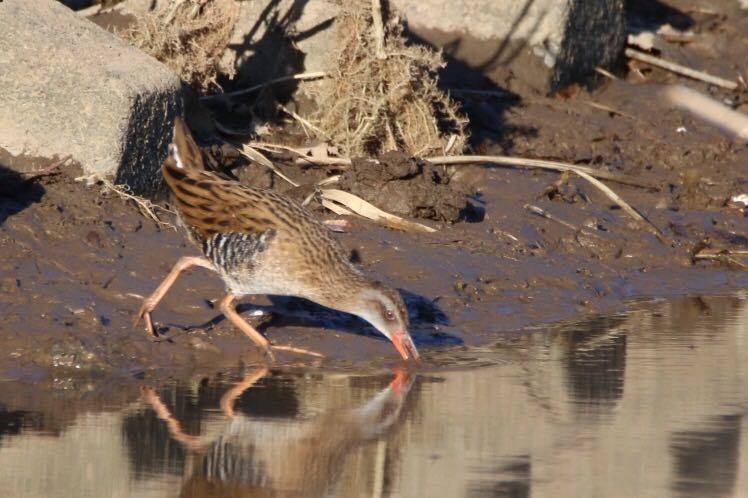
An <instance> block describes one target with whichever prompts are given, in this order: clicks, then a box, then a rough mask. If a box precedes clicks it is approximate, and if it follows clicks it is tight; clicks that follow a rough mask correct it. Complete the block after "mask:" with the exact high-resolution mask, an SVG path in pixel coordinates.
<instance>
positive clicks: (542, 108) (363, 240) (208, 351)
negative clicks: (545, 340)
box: [0, 2, 748, 389]
mask: <svg viewBox="0 0 748 498" xmlns="http://www.w3.org/2000/svg"><path fill="white" fill-rule="evenodd" d="M673 3H674V4H678V3H682V2H673ZM741 16H742V17H741ZM692 18H693V22H694V26H693V27H692V28H691V29H694V30H696V31H697V32H699V33H701V34H702V36H701V38H700V39H699V40H700V41H699V42H694V43H691V44H687V45H682V46H677V47H675V48H673V47H669V50H670V53H669V56H670V57H671V58H673V59H675V60H679V61H681V62H685V61H686V60H687V61H688V64H689V65H691V66H694V67H699V68H704V69H708V70H709V71H711V72H713V73H715V74H722V75H734V74H735V71H736V69H737V71H742V74H743V75H744V78H748V72H747V69H746V67H745V57H744V56H745V53H747V52H748V47H746V41H745V37H744V36H743V37H742V38H741V37H740V36H739V35H738V33H745V32H746V30H747V29H748V20H746V16H745V15H744V14H735V15H733V16H730V17H720V18H717V19H715V18H713V17H708V16H707V15H706V14H693V15H692ZM642 69H644V71H645V76H646V77H647V78H648V80H647V81H646V82H642V81H640V80H639V79H638V78H639V77H638V76H636V75H635V74H632V75H631V76H630V77H629V78H628V79H627V80H618V81H611V82H608V83H605V84H604V85H603V86H602V87H601V88H599V89H598V90H595V91H593V92H587V91H582V90H578V91H571V92H568V93H567V94H566V97H546V96H542V95H538V94H537V93H534V92H532V91H530V90H528V89H527V88H524V87H523V86H522V84H521V82H518V81H509V82H508V83H507V88H506V90H507V91H509V92H513V93H514V94H515V95H517V96H518V97H517V99H518V100H517V101H516V102H515V103H514V104H512V105H508V104H507V102H505V101H503V100H499V99H496V98H484V99H479V100H470V101H466V102H465V105H466V107H468V108H469V110H471V111H472V114H471V116H472V119H473V126H474V130H472V131H478V133H476V134H475V135H474V138H476V137H480V136H484V137H488V139H486V141H484V142H483V143H482V144H480V145H479V146H478V147H479V149H480V150H481V151H482V152H496V153H502V152H505V153H511V154H514V155H517V156H532V157H545V158H553V159H558V160H564V161H568V162H578V163H587V164H591V165H602V164H608V165H610V167H611V169H612V170H613V171H617V172H620V173H625V174H628V175H635V176H637V177H639V178H640V179H641V180H642V182H646V183H648V184H651V185H654V186H656V187H657V189H643V188H637V187H631V186H625V185H617V184H613V183H609V185H610V186H611V187H612V188H614V189H615V190H616V192H618V193H619V195H621V196H622V197H623V198H624V199H626V200H627V201H628V202H629V203H631V204H632V205H633V206H635V207H636V208H637V209H638V210H639V211H641V212H642V213H643V214H644V215H645V216H647V218H648V219H649V220H651V221H652V223H654V224H655V225H656V226H657V227H659V229H660V230H662V231H663V233H664V234H665V235H666V238H667V240H669V241H671V242H669V243H663V242H661V241H660V240H658V238H657V237H655V236H654V235H652V234H651V233H650V232H648V231H647V230H645V229H644V228H643V227H642V226H641V225H639V224H636V223H633V222H632V220H631V219H630V218H629V217H628V215H627V214H626V213H625V212H623V211H622V210H620V209H617V208H615V207H614V206H612V205H611V202H610V201H609V200H608V199H607V198H606V197H603V196H602V195H601V194H600V193H599V192H598V191H597V190H596V189H594V188H593V187H591V186H590V185H589V184H588V183H586V182H585V181H584V180H583V179H581V178H578V177H573V176H572V177H569V178H562V179H561V180H562V181H559V180H560V175H558V174H554V173H551V172H540V171H529V170H518V169H500V168H487V167H482V166H460V167H454V168H443V167H440V168H433V167H426V166H424V165H423V164H421V163H419V162H417V161H413V160H410V159H407V158H404V157H402V156H399V155H397V154H390V155H386V156H382V157H380V160H381V163H380V165H378V166H375V165H372V164H371V163H367V162H365V161H355V162H354V166H353V168H352V169H351V170H350V171H347V172H345V173H344V176H343V180H342V182H343V186H344V188H349V189H350V190H352V191H353V192H356V193H359V194H360V195H361V196H363V197H365V198H367V199H369V200H370V201H372V202H374V203H375V204H376V205H378V206H379V207H381V208H383V209H387V210H390V211H392V212H396V213H400V214H408V215H411V216H416V217H424V218H428V219H432V220H437V221H438V222H441V223H440V230H439V231H438V232H436V233H434V234H410V233H401V232H395V231H392V230H388V229H384V228H380V227H377V226H374V225H372V224H370V223H368V222H366V221H363V220H358V219H355V220H351V223H350V225H349V228H348V229H347V232H346V233H343V234H338V235H336V236H338V237H340V239H341V241H342V242H343V243H344V244H345V245H346V246H347V247H349V248H351V249H352V250H353V251H354V252H355V253H356V257H357V258H359V259H360V260H361V262H362V265H363V267H364V269H365V271H367V272H370V273H372V274H376V275H377V276H379V277H380V278H382V279H383V280H385V281H387V282H389V283H391V284H392V285H394V286H396V287H399V288H401V289H402V290H403V294H404V296H405V298H406V301H407V303H408V306H409V308H410V310H411V313H412V315H413V317H412V318H413V320H412V321H413V331H412V332H413V335H414V337H415V340H416V342H417V344H418V345H419V346H420V348H421V349H422V351H423V352H424V353H425V354H424V356H425V358H426V360H425V361H426V362H428V361H429V360H428V358H429V351H430V350H433V349H444V348H455V347H462V346H476V345H482V344H486V343H490V342H492V341H495V340H496V339H497V337H499V335H500V334H508V333H517V332H513V331H518V330H521V329H523V328H526V327H537V326H541V325H542V324H547V323H549V322H554V321H558V320H564V319H569V318H571V317H574V316H577V315H583V314H592V313H597V312H602V311H610V310H615V309H620V308H621V307H623V306H625V303H626V301H627V300H630V299H632V298H639V297H664V296H675V295H684V294H698V293H714V292H727V291H730V290H733V289H738V288H744V287H746V286H748V272H745V271H740V270H736V269H734V268H731V267H729V266H726V265H724V264H721V263H719V262H710V261H697V262H694V261H693V259H692V255H693V251H694V249H695V248H697V247H701V246H704V245H708V246H711V247H714V248H732V249H742V250H745V249H746V248H748V223H747V222H746V213H745V210H744V209H740V208H739V207H736V206H731V205H729V203H727V200H728V199H729V198H730V197H731V196H733V195H735V194H737V193H745V192H746V189H748V182H747V179H748V167H747V166H746V164H748V148H746V146H745V145H741V144H736V143H734V142H732V141H730V140H729V139H728V138H726V137H724V136H722V135H720V134H719V132H717V131H715V130H714V129H713V128H711V127H710V126H708V125H707V124H704V123H702V122H699V121H696V120H695V119H694V118H692V117H691V116H689V115H687V114H685V113H682V112H679V111H675V110H673V109H671V108H669V107H668V106H667V105H666V104H665V103H664V102H663V100H662V99H661V98H660V97H659V95H660V94H659V90H658V86H657V85H654V84H653V83H656V82H666V81H675V80H677V78H676V77H674V76H672V75H670V74H667V73H664V72H661V71H658V70H648V69H645V68H642ZM688 84H689V85H691V86H693V87H696V88H699V89H701V90H703V91H709V92H710V93H712V94H713V95H714V96H716V97H718V98H720V99H729V100H731V101H732V102H736V103H737V104H736V106H737V107H738V108H741V109H742V110H743V111H745V110H746V105H747V104H746V103H745V102H746V100H745V94H744V93H732V92H726V91H722V90H717V89H713V88H712V89H708V88H707V87H706V86H705V85H702V84H699V83H695V82H689V83H688ZM590 102H594V103H601V104H604V105H606V106H609V107H611V108H613V109H615V110H617V111H618V112H619V113H623V114H617V113H611V112H604V111H601V110H600V109H598V108H595V107H592V106H590V105H588V103H590ZM741 102H742V104H741ZM486 116H489V117H490V116H499V121H498V122H497V121H495V120H492V121H491V124H490V126H484V127H482V128H481V126H480V122H481V121H480V120H481V117H486ZM497 123H498V124H497ZM684 130H685V131H684ZM492 134H493V135H492ZM492 136H493V139H491V137H492ZM35 164H36V167H37V168H40V167H43V166H44V164H46V162H45V161H37V162H36V163H35ZM283 168H284V172H285V173H287V174H288V175H289V176H294V177H295V178H297V179H300V180H301V179H303V180H305V182H306V183H312V182H313V181H314V180H317V179H319V178H320V177H323V176H324V172H323V171H321V170H319V169H310V170H300V169H293V168H292V167H285V166H284V167H283ZM32 169H34V168H32ZM75 173H76V172H75V171H73V170H72V168H67V167H63V169H62V171H61V172H60V173H59V174H55V175H49V176H45V177H42V178H40V179H37V180H31V181H26V180H24V179H22V178H20V177H18V176H17V175H14V174H12V173H10V172H8V171H7V170H4V169H3V170H0V174H2V175H4V176H3V180H2V183H1V184H2V185H5V186H7V185H9V183H8V182H10V181H13V182H15V186H14V188H12V189H10V188H0V249H1V250H2V253H3V258H1V259H0V295H1V296H2V298H1V299H0V331H2V338H3V346H4V351H5V354H4V355H3V359H2V360H1V361H0V378H4V379H23V380H27V381H33V382H41V381H46V382H50V383H52V382H57V383H61V384H60V385H61V386H62V387H61V388H64V389H67V388H70V389H76V388H77V387H76V386H79V385H80V384H79V383H78V382H79V381H78V380H69V379H80V378H81V377H80V376H81V372H84V373H85V376H84V377H85V378H86V379H88V378H89V377H92V376H93V377H96V376H101V375H107V376H108V375H110V374H121V375H123V376H125V377H128V376H138V377H143V376H146V377H148V378H157V377H164V376H179V375H182V374H184V373H201V372H206V373H207V372H213V371H216V370H220V369H223V368H226V367H228V366H235V365H237V364H241V363H248V362H255V361H258V360H259V356H258V354H257V352H256V351H255V350H254V349H253V347H252V345H251V344H250V343H249V342H248V341H247V340H246V338H244V337H243V336H242V334H241V333H240V332H238V331H237V330H236V329H235V328H234V327H232V326H231V325H230V324H228V323H227V322H226V321H225V320H222V319H221V318H220V314H219V313H217V312H216V310H214V309H213V308H212V304H211V303H212V301H213V300H215V299H216V298H218V297H220V295H221V292H222V284H221V282H220V280H219V278H218V277H216V276H215V275H211V274H209V273H206V272H204V271H202V270H195V271H193V272H190V273H188V274H187V275H186V276H184V277H183V278H182V279H180V281H179V282H178V283H177V285H175V286H174V288H173V289H172V291H171V292H170V293H169V294H168V295H167V297H166V299H165V300H164V301H163V303H162V304H161V305H160V306H159V308H158V309H157V311H156V312H155V314H154V317H155V319H156V320H157V322H158V323H159V324H160V327H161V332H162V333H163V334H164V335H163V338H162V339H161V340H159V341H154V340H153V339H151V338H149V337H147V336H146V334H145V332H143V330H142V329H141V328H139V327H138V328H133V327H132V319H133V316H134V315H135V313H136V312H137V310H138V308H139V306H140V303H141V296H145V295H147V294H149V293H150V292H151V291H152V290H153V289H154V288H155V287H156V285H157V284H158V282H159V281H160V280H161V279H162V278H163V277H164V275H165V274H166V273H167V272H168V271H169V269H170V268H171V265H172V264H173V263H174V262H175V261H176V260H177V258H179V257H180V256H183V255H188V254H189V255H194V254H196V250H195V248H193V247H191V246H189V245H188V244H187V242H186V240H185V238H184V237H183V235H182V234H181V233H177V232H175V231H173V230H171V229H169V228H168V227H165V226H160V225H157V224H156V223H154V222H153V221H150V220H149V219H147V218H145V217H144V216H143V215H142V214H141V213H140V211H139V210H138V208H137V206H135V205H134V204H133V203H132V202H131V201H126V200H123V199H121V198H119V197H117V196H116V195H113V194H111V193H107V192H106V191H104V190H103V189H102V187H101V186H97V185H94V186H91V187H87V186H85V185H83V184H82V183H80V182H75V181H73V179H72V178H73V177H74V176H75ZM237 174H238V175H239V176H240V177H241V178H243V179H244V180H245V181H249V182H252V183H253V184H258V185H262V181H264V180H262V179H263V178H264V179H265V180H267V182H268V185H267V186H279V185H280V184H278V183H277V181H275V182H271V181H270V179H269V178H270V177H269V176H268V174H267V172H266V171H264V170H261V169H259V167H246V168H243V169H241V170H240V171H238V172H237ZM282 188H286V187H285V186H284V187H282ZM465 193H467V194H468V195H465ZM468 203H469V204H470V205H472V206H474V207H473V208H472V209H470V210H468V211H469V212H471V213H473V216H471V217H468V220H467V221H458V222H455V221H456V220H458V219H461V217H464V214H465V211H466V210H465V208H466V206H468ZM526 204H533V205H536V206H538V207H540V208H542V209H544V210H546V211H547V212H549V213H551V214H552V215H553V216H554V217H555V218H556V219H557V220H562V221H563V222H565V224H563V223H559V222H558V221H553V220H549V219H546V218H542V217H539V216H538V215H536V214H533V213H531V212H530V211H528V210H527V209H525V208H524V206H525V205H526ZM328 216H329V215H328ZM478 220H480V221H478ZM447 222H455V223H447ZM569 225H571V226H572V228H570V227H569ZM246 302H247V303H250V302H251V303H252V305H253V306H262V307H263V308H265V309H271V310H272V311H273V317H272V318H271V319H269V320H266V321H265V323H264V324H262V325H261V326H260V330H261V331H263V332H265V333H266V334H267V335H268V337H270V338H271V340H273V341H274V342H276V343H279V344H293V345H295V346H298V347H304V348H309V349H312V350H315V351H319V352H321V353H323V354H325V355H326V356H327V358H328V359H327V360H324V363H326V364H334V365H346V364H349V363H351V362H370V363H374V364H391V363H394V362H396V354H395V351H394V349H393V348H392V347H391V346H390V345H389V344H388V343H387V342H386V341H384V340H383V339H382V338H380V337H379V336H377V335H376V333H374V332H373V331H372V330H371V329H370V328H369V327H368V326H365V325H364V324H363V323H361V322H359V321H357V320H354V319H352V318H350V317H345V316H341V315H338V314H335V313H332V312H329V311H327V310H323V309H320V308H318V307H316V306H313V305H311V304H309V303H306V302H299V301H296V300H291V299H279V298H272V299H269V298H266V297H257V298H251V299H247V300H246ZM251 307H252V306H248V307H247V308H246V309H245V313H248V311H247V310H248V309H249V308H251ZM281 356H282V357H281V362H283V363H294V362H303V361H306V359H305V358H300V357H297V356H291V355H281ZM66 379H68V380H69V381H68V380H66ZM65 386H71V387H65Z"/></svg>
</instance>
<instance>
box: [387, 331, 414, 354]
mask: <svg viewBox="0 0 748 498" xmlns="http://www.w3.org/2000/svg"><path fill="white" fill-rule="evenodd" d="M392 344H394V345H395V349H397V352H398V353H400V356H402V357H403V359H404V360H417V359H418V358H419V355H418V350H417V349H416V345H415V344H413V339H411V338H410V335H408V333H407V332H395V333H394V334H392Z"/></svg>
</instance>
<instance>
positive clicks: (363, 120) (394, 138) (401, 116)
mask: <svg viewBox="0 0 748 498" xmlns="http://www.w3.org/2000/svg"><path fill="white" fill-rule="evenodd" d="M372 24H373V17H372V9H371V2H366V1H361V0H358V1H354V2H345V3H343V2H341V6H340V14H339V15H338V17H337V18H336V21H335V29H336V30H337V31H336V33H337V38H338V43H337V50H338V53H337V54H336V59H337V61H338V66H337V71H336V72H333V73H331V74H330V75H329V79H330V81H328V84H326V85H324V86H322V87H321V88H320V89H318V90H310V91H311V92H313V93H315V94H316V95H315V100H316V101H317V104H318V111H316V113H315V114H314V115H312V116H311V118H310V120H311V121H313V122H314V123H315V125H316V126H318V127H319V128H320V129H321V130H322V131H323V133H324V134H325V135H326V136H328V137H333V138H334V140H335V142H336V145H338V146H340V148H341V152H342V153H343V154H344V155H346V156H356V155H362V154H368V155H376V154H378V153H381V152H384V151H388V150H394V149H399V150H403V151H405V152H407V153H409V154H412V155H423V154H427V153H429V152H433V151H442V150H444V148H445V145H446V143H447V140H448V139H449V136H450V135H452V134H454V135H456V136H457V137H458V138H457V143H455V144H454V146H453V147H452V149H453V150H454V151H455V152H457V153H460V152H462V149H463V146H464V144H465V141H466V130H465V124H466V120H465V118H464V117H462V116H461V115H460V114H459V113H458V110H457V105H456V104H455V103H454V102H453V101H452V100H451V99H450V98H449V97H448V96H447V95H446V94H444V93H443V92H441V91H440V90H439V89H438V88H437V86H436V81H437V80H436V71H437V70H438V69H439V67H441V65H442V58H441V56H440V54H438V53H436V52H434V51H433V50H430V49H428V48H425V47H422V46H415V45H407V44H406V42H405V38H404V37H403V36H402V27H401V26H399V25H393V24H389V26H388V29H386V32H385V34H384V36H385V41H384V53H382V48H381V46H380V47H378V45H380V43H379V42H378V41H377V39H378V38H379V37H378V36H372V31H373V30H372ZM375 38H376V39H375Z"/></svg>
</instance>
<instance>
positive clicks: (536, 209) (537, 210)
mask: <svg viewBox="0 0 748 498" xmlns="http://www.w3.org/2000/svg"><path fill="white" fill-rule="evenodd" d="M524 208H525V209H527V210H528V211H530V212H531V213H532V214H536V215H538V216H540V217H541V218H545V219H547V220H550V221H555V222H556V223H558V224H559V225H562V226H565V227H566V228H569V229H571V230H574V231H575V232H576V231H578V230H579V227H577V226H576V225H573V224H571V223H569V222H568V221H564V220H562V219H560V218H556V217H555V216H554V215H552V214H551V213H549V212H548V211H546V210H545V209H543V208H541V207H538V206H535V205H533V204H525V205H524Z"/></svg>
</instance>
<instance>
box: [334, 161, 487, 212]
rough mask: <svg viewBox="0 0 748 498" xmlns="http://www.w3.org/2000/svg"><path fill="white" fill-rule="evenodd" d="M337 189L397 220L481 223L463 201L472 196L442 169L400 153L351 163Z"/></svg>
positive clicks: (473, 210) (475, 209)
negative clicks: (416, 219) (409, 218)
mask: <svg viewBox="0 0 748 498" xmlns="http://www.w3.org/2000/svg"><path fill="white" fill-rule="evenodd" d="M340 187H341V188H342V189H344V190H347V191H349V192H352V193H354V194H356V195H358V196H360V197H362V198H364V199H366V200H367V201H369V202H371V203H372V204H374V205H375V206H379V207H382V208H383V209H385V210H387V211H389V212H391V213H394V214H397V215H400V216H408V217H412V218H424V219H429V220H435V221H445V222H456V221H459V220H465V219H467V220H470V221H477V220H479V219H480V214H481V211H480V210H479V209H478V208H477V207H476V206H474V205H473V204H471V203H470V202H467V200H466V198H467V195H468V194H470V193H471V192H468V191H467V190H466V189H465V188H464V186H460V185H458V184H454V183H452V182H450V175H449V174H448V173H447V170H446V169H445V168H444V167H440V166H434V165H432V164H429V163H427V162H425V161H422V160H419V159H416V158H413V157H409V156H408V155H406V154H404V153H402V152H397V151H392V152H386V153H384V154H380V155H379V156H378V157H377V161H371V160H368V159H366V158H357V159H353V161H352V165H351V168H350V169H349V170H347V171H346V172H345V173H344V174H343V175H342V176H341V178H340Z"/></svg>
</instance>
